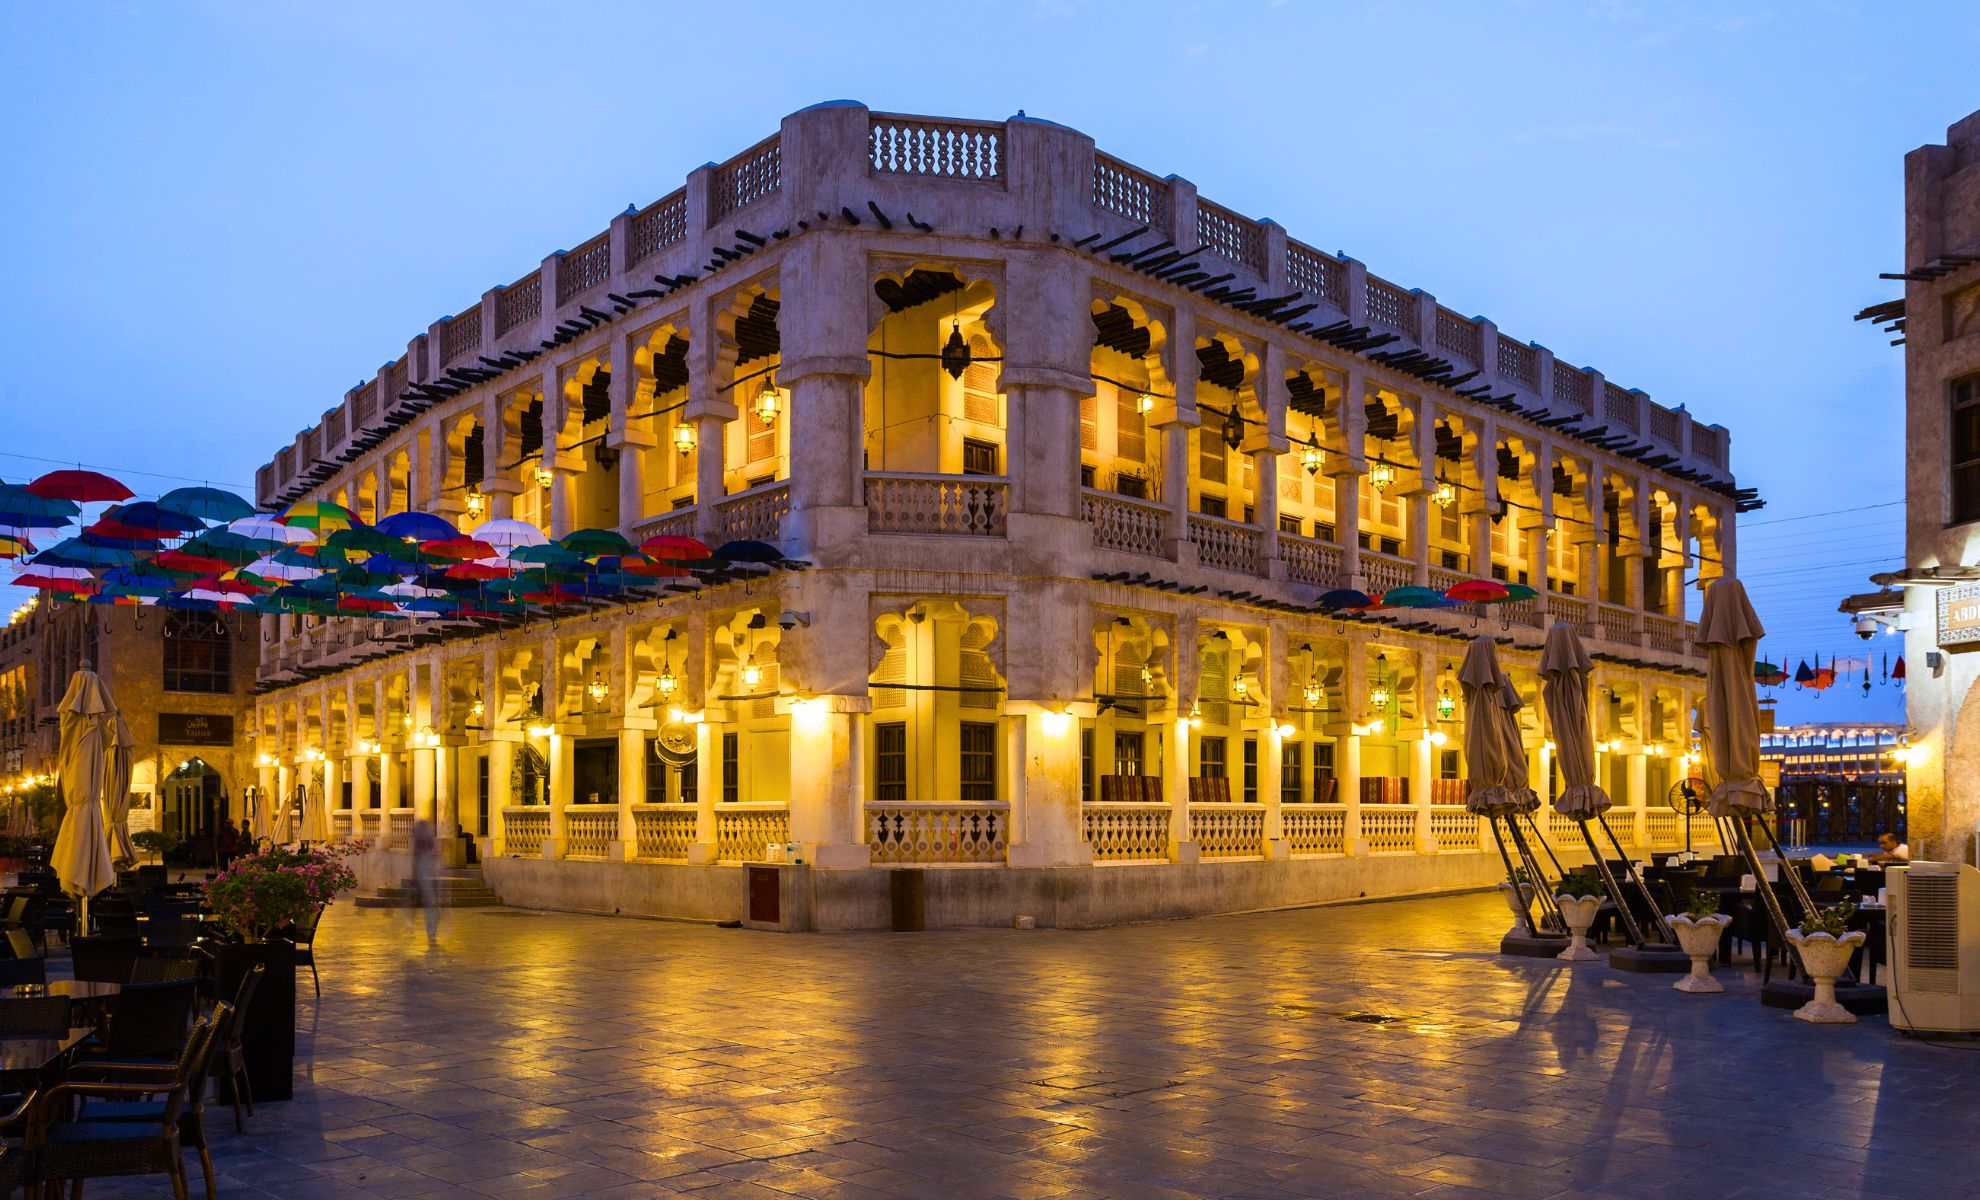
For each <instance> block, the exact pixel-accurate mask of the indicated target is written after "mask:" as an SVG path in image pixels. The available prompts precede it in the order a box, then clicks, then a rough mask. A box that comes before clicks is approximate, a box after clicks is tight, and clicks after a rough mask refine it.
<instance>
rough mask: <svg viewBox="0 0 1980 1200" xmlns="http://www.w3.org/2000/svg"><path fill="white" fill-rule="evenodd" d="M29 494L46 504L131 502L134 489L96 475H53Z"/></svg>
mask: <svg viewBox="0 0 1980 1200" xmlns="http://www.w3.org/2000/svg"><path fill="white" fill-rule="evenodd" d="M27 490H28V491H30V492H32V493H34V494H35V495H37V496H40V497H42V498H43V499H45V500H74V501H76V502H78V503H92V502H95V501H98V500H129V499H130V498H131V495H132V492H131V489H129V488H127V487H125V486H124V485H123V484H121V483H118V482H117V481H116V480H114V479H112V478H110V477H109V476H108V475H104V474H100V473H98V472H96V471H81V470H67V471H50V472H49V473H48V474H46V475H43V476H42V477H41V478H39V479H37V480H35V481H34V482H32V483H30V484H28V485H27Z"/></svg>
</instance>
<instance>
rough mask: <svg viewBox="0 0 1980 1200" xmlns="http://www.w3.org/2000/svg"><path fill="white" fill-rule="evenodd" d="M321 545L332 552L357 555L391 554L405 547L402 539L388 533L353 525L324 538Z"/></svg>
mask: <svg viewBox="0 0 1980 1200" xmlns="http://www.w3.org/2000/svg"><path fill="white" fill-rule="evenodd" d="M323 544H324V545H326V546H328V547H330V548H331V549H332V550H343V551H346V552H349V553H357V554H378V553H391V552H392V551H394V550H403V549H405V547H406V542H405V539H404V538H397V537H393V536H392V535H391V534H389V533H381V532H379V531H378V530H377V529H375V528H373V527H371V526H368V525H354V526H351V527H350V528H348V529H339V530H337V531H336V532H335V533H332V534H331V535H330V536H329V537H327V538H325V539H324V541H323Z"/></svg>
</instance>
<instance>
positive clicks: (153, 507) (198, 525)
mask: <svg viewBox="0 0 1980 1200" xmlns="http://www.w3.org/2000/svg"><path fill="white" fill-rule="evenodd" d="M103 516H104V517H105V518H106V519H107V520H112V521H117V522H119V523H121V524H124V525H137V526H141V527H143V528H145V529H164V530H168V531H169V534H168V536H177V535H179V534H182V533H197V532H198V531H200V530H202V529H204V528H206V522H205V521H202V520H200V519H199V518H198V517H192V516H187V515H186V514H185V513H180V512H174V511H172V510H171V509H169V508H166V507H165V506H164V505H162V504H159V503H156V502H154V501H151V500H133V501H131V502H130V503H129V504H113V505H111V506H110V507H109V508H106V509H104V510H103Z"/></svg>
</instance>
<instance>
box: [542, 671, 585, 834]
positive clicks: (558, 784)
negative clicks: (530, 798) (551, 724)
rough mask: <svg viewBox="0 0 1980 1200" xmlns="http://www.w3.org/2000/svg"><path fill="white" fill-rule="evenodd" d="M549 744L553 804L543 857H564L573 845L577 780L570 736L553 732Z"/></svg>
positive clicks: (551, 798)
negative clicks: (571, 822)
mask: <svg viewBox="0 0 1980 1200" xmlns="http://www.w3.org/2000/svg"><path fill="white" fill-rule="evenodd" d="M546 707H548V706H547V705H546ZM548 741H549V743H550V753H549V754H548V755H547V758H548V760H549V764H550V780H549V787H548V789H547V790H546V792H545V798H546V799H548V800H549V801H550V840H549V841H547V842H545V843H544V844H543V857H545V858H562V857H564V851H565V850H566V848H568V847H569V845H570V830H569V828H568V826H567V824H566V822H567V821H568V819H569V817H568V814H567V813H566V812H565V809H567V808H568V807H569V806H570V803H571V791H572V789H573V788H574V787H575V786H576V783H577V779H576V777H575V774H574V772H573V771H572V770H571V739H570V736H569V735H568V734H565V733H562V732H557V733H552V734H551V735H550V737H549V739H548Z"/></svg>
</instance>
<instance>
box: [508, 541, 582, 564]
mask: <svg viewBox="0 0 1980 1200" xmlns="http://www.w3.org/2000/svg"><path fill="white" fill-rule="evenodd" d="M583 558H584V556H583V555H581V554H579V553H578V552H577V551H575V550H567V549H565V548H564V547H563V546H560V545H558V544H557V543H556V542H542V543H539V544H537V545H534V546H517V547H516V548H515V549H513V550H511V551H509V561H510V562H519V563H574V562H580V561H582V560H583Z"/></svg>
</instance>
